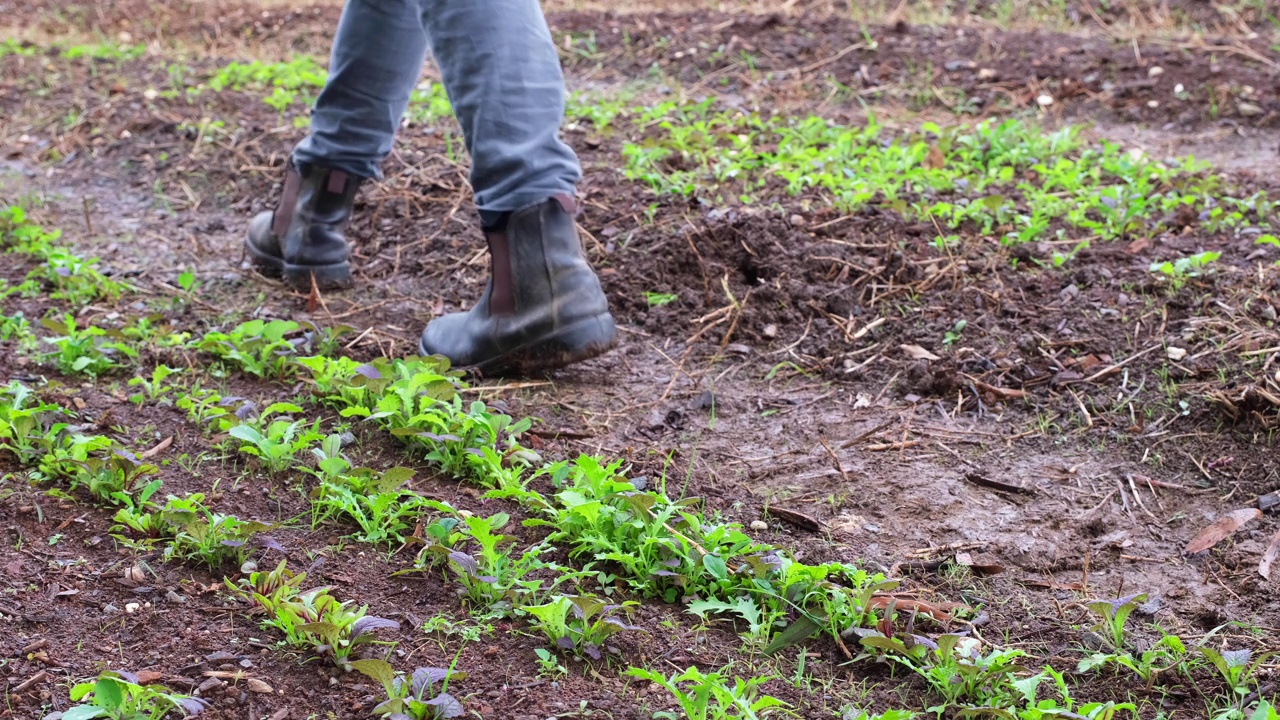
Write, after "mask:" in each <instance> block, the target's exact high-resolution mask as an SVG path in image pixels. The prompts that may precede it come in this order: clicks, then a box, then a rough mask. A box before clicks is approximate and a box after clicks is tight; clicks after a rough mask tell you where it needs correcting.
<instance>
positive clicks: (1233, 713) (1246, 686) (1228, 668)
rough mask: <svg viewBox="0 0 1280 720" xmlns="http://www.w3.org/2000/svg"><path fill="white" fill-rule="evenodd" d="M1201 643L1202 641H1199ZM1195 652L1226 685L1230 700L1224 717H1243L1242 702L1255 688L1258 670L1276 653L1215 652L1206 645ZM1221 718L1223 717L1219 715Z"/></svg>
mask: <svg viewBox="0 0 1280 720" xmlns="http://www.w3.org/2000/svg"><path fill="white" fill-rule="evenodd" d="M1205 639H1206V640H1207V639H1208V638H1207V637H1206V638H1205ZM1201 642H1203V640H1202V641H1201ZM1196 650H1198V651H1199V652H1200V654H1201V655H1203V656H1204V658H1205V659H1206V660H1208V661H1209V664H1210V665H1212V666H1213V668H1214V669H1215V670H1217V671H1218V676H1219V677H1221V678H1222V680H1223V682H1225V683H1226V684H1227V689H1228V690H1230V691H1231V698H1230V701H1229V704H1228V705H1229V706H1228V708H1227V712H1226V713H1225V716H1226V717H1240V718H1243V717H1245V714H1244V702H1245V700H1246V698H1247V697H1248V696H1249V694H1250V693H1251V692H1253V690H1254V688H1255V687H1256V686H1257V684H1258V681H1257V677H1256V676H1257V672H1258V668H1259V667H1260V666H1261V665H1262V664H1263V663H1265V662H1266V661H1267V659H1268V658H1271V657H1273V656H1275V655H1277V654H1278V653H1277V652H1276V651H1270V652H1264V653H1258V654H1257V655H1256V656H1255V655H1254V653H1253V651H1252V650H1249V649H1248V648H1244V649H1240V650H1221V651H1219V650H1216V649H1214V648H1211V647H1208V646H1206V645H1197V646H1196ZM1219 717H1223V715H1219Z"/></svg>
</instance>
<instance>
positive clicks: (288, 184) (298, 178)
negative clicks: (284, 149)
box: [271, 163, 302, 237]
mask: <svg viewBox="0 0 1280 720" xmlns="http://www.w3.org/2000/svg"><path fill="white" fill-rule="evenodd" d="M301 188H302V175H301V174H300V173H299V172H298V170H297V168H295V167H294V166H293V163H289V171H288V173H287V174H286V175H285V178H284V192H283V193H282V194H281V196H280V206H279V207H277V208H276V212H275V215H274V216H272V220H271V232H273V233H275V236H276V237H284V234H285V233H286V232H288V230H289V223H291V222H293V211H294V208H295V207H296V206H297V204H298V191H299V190H300V189H301Z"/></svg>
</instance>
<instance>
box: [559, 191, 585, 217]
mask: <svg viewBox="0 0 1280 720" xmlns="http://www.w3.org/2000/svg"><path fill="white" fill-rule="evenodd" d="M552 199H553V200H555V201H556V202H558V203H560V209H561V210H563V211H564V212H565V214H566V215H568V216H569V217H573V218H576V217H578V210H579V208H578V201H577V200H575V199H574V198H573V196H572V195H570V194H568V193H559V194H557V195H553V196H552Z"/></svg>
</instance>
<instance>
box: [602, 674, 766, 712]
mask: <svg viewBox="0 0 1280 720" xmlns="http://www.w3.org/2000/svg"><path fill="white" fill-rule="evenodd" d="M722 672H723V671H716V672H710V673H704V672H702V671H701V670H699V669H698V668H696V667H691V668H689V669H688V670H685V671H684V672H682V673H677V674H675V675H672V676H671V677H669V678H668V677H666V676H664V675H661V674H659V673H656V672H654V671H652V670H648V669H645V668H637V667H633V668H629V669H628V670H627V671H626V672H625V673H623V674H624V675H627V676H629V677H633V678H638V679H640V680H648V681H649V682H652V683H654V684H655V685H658V686H660V687H662V688H664V689H665V690H666V691H667V692H669V693H671V697H672V698H673V699H674V700H675V701H676V704H677V705H679V706H680V711H681V713H683V714H682V715H677V714H674V713H668V712H661V713H654V717H655V718H665V719H666V720H676V718H680V717H684V718H687V720H756V719H757V718H761V717H765V716H767V715H769V714H771V713H772V712H773V711H775V710H778V709H782V708H786V707H787V704H786V703H784V702H783V701H781V700H779V699H777V698H775V697H771V696H769V695H761V694H760V686H761V685H763V684H765V683H766V682H768V681H769V680H772V679H773V678H771V677H753V678H750V679H748V680H743V679H742V678H738V677H735V678H733V679H732V684H730V680H729V678H728V677H726V676H725V675H723V674H722Z"/></svg>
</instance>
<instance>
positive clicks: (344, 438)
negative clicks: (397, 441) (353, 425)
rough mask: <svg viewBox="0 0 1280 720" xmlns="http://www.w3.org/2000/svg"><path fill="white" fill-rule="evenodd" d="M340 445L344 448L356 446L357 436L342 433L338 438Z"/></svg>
mask: <svg viewBox="0 0 1280 720" xmlns="http://www.w3.org/2000/svg"><path fill="white" fill-rule="evenodd" d="M338 443H339V444H341V445H342V447H348V446H350V445H355V443H356V436H355V434H354V433H350V432H344V433H342V434H341V435H339V436H338Z"/></svg>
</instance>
